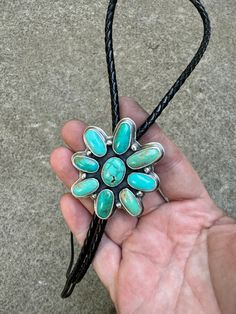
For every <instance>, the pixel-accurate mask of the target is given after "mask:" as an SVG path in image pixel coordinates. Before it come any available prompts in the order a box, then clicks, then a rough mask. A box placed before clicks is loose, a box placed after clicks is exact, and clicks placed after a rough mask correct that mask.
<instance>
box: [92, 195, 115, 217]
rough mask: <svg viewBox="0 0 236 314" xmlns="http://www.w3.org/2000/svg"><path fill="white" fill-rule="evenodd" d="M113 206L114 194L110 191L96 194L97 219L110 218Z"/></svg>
mask: <svg viewBox="0 0 236 314" xmlns="http://www.w3.org/2000/svg"><path fill="white" fill-rule="evenodd" d="M113 206H114V194H113V192H112V191H110V190H103V191H101V192H100V193H99V194H98V197H97V200H96V204H95V211H96V214H97V216H98V217H99V218H101V219H107V218H109V217H110V215H111V213H112V210H113Z"/></svg>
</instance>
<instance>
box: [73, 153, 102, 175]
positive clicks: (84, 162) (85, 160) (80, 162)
mask: <svg viewBox="0 0 236 314" xmlns="http://www.w3.org/2000/svg"><path fill="white" fill-rule="evenodd" d="M73 164H74V166H75V167H76V168H77V169H79V170H81V171H84V172H87V173H94V172H97V171H98V169H99V163H98V162H97V161H96V160H95V159H93V158H90V157H87V156H83V155H76V154H75V155H74V156H73Z"/></svg>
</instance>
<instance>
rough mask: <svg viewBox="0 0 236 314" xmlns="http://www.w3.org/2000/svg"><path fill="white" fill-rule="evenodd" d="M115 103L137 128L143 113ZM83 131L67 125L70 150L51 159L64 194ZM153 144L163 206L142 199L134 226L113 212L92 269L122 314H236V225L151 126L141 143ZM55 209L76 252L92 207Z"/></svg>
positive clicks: (79, 125)
mask: <svg viewBox="0 0 236 314" xmlns="http://www.w3.org/2000/svg"><path fill="white" fill-rule="evenodd" d="M120 104H121V115H122V117H127V116H128V117H130V118H132V119H133V120H134V121H135V122H136V124H137V125H138V126H139V125H140V124H141V123H142V122H143V121H144V120H145V118H146V116H147V114H146V113H145V112H144V111H143V109H142V108H140V107H139V106H138V105H137V104H136V103H135V102H134V101H133V100H132V99H130V98H121V99H120ZM85 128H86V125H85V124H84V123H83V122H81V121H69V122H67V123H66V124H65V126H64V127H63V129H62V137H63V139H64V141H65V143H66V144H67V145H68V146H69V147H70V148H71V149H68V148H64V147H60V148H58V149H56V150H55V151H54V152H53V153H52V155H51V165H52V168H53V169H54V171H55V172H56V174H57V176H58V177H59V178H60V179H61V180H62V181H63V182H64V183H65V185H66V186H67V187H68V188H70V187H71V185H72V184H73V183H74V182H75V181H76V180H77V179H78V172H77V171H76V170H75V169H74V168H73V166H72V164H71V156H72V154H73V152H76V151H81V150H83V149H84V148H85V147H84V143H83V140H82V134H83V132H84V130H85ZM154 141H156V142H160V143H161V144H162V145H163V146H164V148H165V152H166V154H165V157H164V158H163V159H162V160H161V161H160V162H159V163H158V168H157V169H156V170H157V173H158V175H159V177H160V179H161V189H162V192H163V193H164V195H165V196H166V197H168V199H169V203H165V202H164V200H163V198H162V197H161V196H160V194H159V193H157V192H153V193H149V194H146V195H145V197H144V208H145V209H144V212H143V215H142V217H140V218H139V219H137V218H134V217H131V216H129V215H128V214H126V213H125V211H124V210H116V212H115V214H114V215H113V216H112V217H111V218H110V219H109V222H108V224H107V227H106V233H105V234H104V237H103V239H102V241H101V244H100V246H99V249H98V251H97V254H96V257H95V259H94V261H93V266H94V269H95V271H96V272H97V274H98V276H99V278H100V279H101V281H102V282H103V284H104V285H105V286H106V288H107V289H108V291H109V293H110V296H111V298H112V300H113V302H114V304H115V306H116V309H117V311H118V312H119V313H121V314H133V313H140V314H145V313H148V314H152V313H159V314H161V313H163V314H168V313H180V314H182V313H186V314H188V313H190V314H194V313H196V314H200V313H207V314H217V313H221V311H223V313H226V314H228V313H234V314H235V309H236V303H235V297H233V289H234V292H236V275H235V274H236V266H235V264H236V247H235V243H236V241H235V239H236V225H235V221H234V220H233V219H231V218H227V217H226V216H225V214H224V213H223V211H222V210H220V209H219V208H217V206H216V205H215V204H214V202H213V201H212V200H211V198H210V197H209V195H208V193H207V191H206V189H205V188H204V186H203V184H202V183H201V181H200V179H199V177H198V175H197V173H196V172H195V171H194V170H193V168H192V166H191V165H190V163H189V162H188V161H187V159H186V157H185V156H184V155H183V154H182V153H181V152H180V151H179V150H178V148H177V147H176V146H175V145H174V144H173V143H172V142H171V141H170V139H168V138H167V136H166V135H165V134H164V133H163V132H162V131H161V130H160V128H159V127H158V126H157V125H153V126H152V127H151V128H150V130H149V131H148V132H147V133H146V134H145V135H144V136H143V138H142V140H141V143H142V142H143V143H145V142H154ZM61 209H62V213H63V215H64V218H65V221H66V222H67V224H68V226H69V228H70V229H71V231H72V232H73V233H74V235H75V236H76V238H77V239H78V241H79V243H80V244H81V245H82V244H83V240H84V238H85V236H86V232H87V229H88V226H89V223H90V220H91V214H92V213H93V202H92V201H91V200H90V199H83V200H76V199H75V198H73V196H72V195H71V194H66V195H64V196H63V197H62V199H61ZM233 241H234V247H233V245H232V243H233ZM233 257H234V260H233ZM222 278H224V280H222ZM233 284H234V285H233Z"/></svg>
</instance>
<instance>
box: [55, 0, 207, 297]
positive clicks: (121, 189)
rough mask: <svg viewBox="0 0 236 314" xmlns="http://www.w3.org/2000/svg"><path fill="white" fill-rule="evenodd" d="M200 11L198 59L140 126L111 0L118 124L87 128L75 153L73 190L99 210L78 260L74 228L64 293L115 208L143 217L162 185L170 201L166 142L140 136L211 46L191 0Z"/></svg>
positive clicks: (108, 42) (83, 268)
mask: <svg viewBox="0 0 236 314" xmlns="http://www.w3.org/2000/svg"><path fill="white" fill-rule="evenodd" d="M190 2H191V3H192V4H193V5H194V7H195V8H196V9H197V11H198V13H199V14H200V16H201V18H202V21H203V26H204V32H203V33H204V34H203V39H202V41H201V44H200V47H199V48H198V50H197V52H196V53H195V55H194V57H193V59H192V60H191V62H190V63H189V64H188V66H187V67H186V69H185V70H184V71H183V72H182V74H181V75H180V76H179V78H178V79H177V80H176V82H175V83H174V84H173V86H172V87H171V88H170V89H169V91H168V92H167V93H166V95H165V96H164V97H163V98H162V100H161V101H160V102H159V104H158V105H157V106H156V108H155V109H154V110H153V112H152V113H151V114H150V115H149V117H148V118H147V119H146V121H144V122H143V124H142V125H141V126H140V127H139V128H137V126H136V124H135V122H134V121H133V120H132V119H130V118H124V119H120V108H119V96H118V84H117V79H116V70H115V61H114V53H113V40H112V29H113V19H114V14H115V9H116V4H117V0H110V1H109V4H108V9H107V15H106V22H105V50H106V61H107V70H108V77H109V85H110V96H111V112H112V130H113V135H112V136H109V135H107V134H106V133H105V132H104V131H103V130H102V129H100V128H98V127H95V126H90V127H88V128H87V129H86V130H85V132H84V134H83V140H84V143H85V145H86V149H85V150H84V151H80V152H76V153H75V154H74V155H73V156H72V160H71V162H72V164H73V166H74V167H75V168H76V169H77V170H78V174H79V179H78V180H77V181H76V182H75V183H74V184H73V185H72V187H71V193H72V195H73V196H74V197H75V198H77V199H80V198H84V197H90V198H91V199H92V200H93V201H94V214H93V216H92V219H91V223H90V225H89V227H88V231H87V235H86V238H85V240H84V243H83V246H82V248H81V251H80V254H79V257H78V259H77V261H76V263H75V264H74V240H73V234H72V233H71V234H70V241H71V260H70V263H69V267H68V270H67V273H66V284H65V287H64V289H63V291H62V293H61V297H62V298H68V297H69V296H70V295H71V294H72V292H73V290H74V288H75V286H76V284H78V283H79V282H80V281H81V280H82V279H83V277H84V276H85V274H86V272H87V270H88V269H89V266H90V265H91V263H92V261H93V258H94V256H95V254H96V251H97V249H98V246H99V244H100V241H101V239H102V236H103V234H104V231H105V227H106V224H107V222H108V220H109V218H110V217H111V216H112V215H113V213H114V212H115V211H116V210H117V209H118V210H124V211H126V212H127V213H128V214H129V215H131V216H134V217H139V216H140V215H141V214H142V211H143V204H142V198H143V196H144V194H145V193H149V192H153V191H157V192H159V193H160V195H161V196H162V197H163V198H164V199H165V201H166V202H167V201H168V200H167V199H166V198H165V196H164V195H163V194H162V192H161V189H160V179H159V177H158V175H157V174H156V173H155V170H154V165H155V164H156V163H158V161H160V160H161V159H162V158H164V148H163V147H162V145H161V143H146V144H143V145H141V144H140V143H139V139H140V138H141V137H142V136H143V135H144V134H145V133H146V132H147V131H148V129H149V128H150V127H151V126H152V124H154V123H155V121H156V119H157V118H158V117H159V116H160V115H161V113H162V111H163V110H164V109H165V108H166V107H167V106H168V104H169V103H170V101H171V100H172V98H173V97H174V96H175V95H176V93H177V92H178V91H179V90H180V88H181V87H182V85H183V84H184V83H185V81H186V79H187V78H188V77H189V76H190V74H191V73H192V72H193V70H194V69H195V67H196V66H197V64H198V63H199V62H200V60H201V58H202V57H203V55H204V53H205V51H206V48H207V46H208V43H209V40H210V35H211V26H210V20H209V17H208V14H207V12H206V10H205V8H204V6H203V5H202V3H201V1H200V0H190Z"/></svg>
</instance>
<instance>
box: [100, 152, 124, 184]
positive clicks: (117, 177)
mask: <svg viewBox="0 0 236 314" xmlns="http://www.w3.org/2000/svg"><path fill="white" fill-rule="evenodd" d="M125 173H126V167H125V163H124V162H123V161H122V160H121V159H120V158H117V157H112V158H110V159H108V160H107V161H106V162H105V164H104V166H103V168H102V173H101V176H102V180H103V182H104V183H105V184H106V185H108V186H110V187H115V186H117V185H119V184H120V183H121V182H122V181H123V179H124V177H125Z"/></svg>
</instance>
